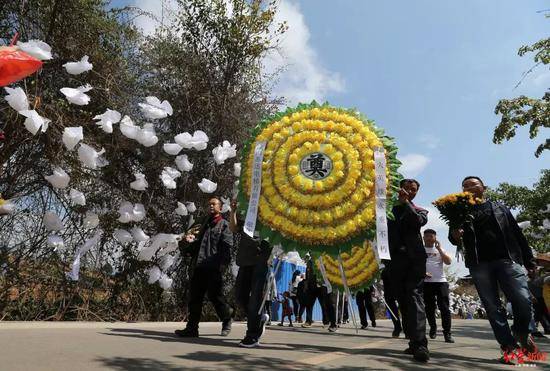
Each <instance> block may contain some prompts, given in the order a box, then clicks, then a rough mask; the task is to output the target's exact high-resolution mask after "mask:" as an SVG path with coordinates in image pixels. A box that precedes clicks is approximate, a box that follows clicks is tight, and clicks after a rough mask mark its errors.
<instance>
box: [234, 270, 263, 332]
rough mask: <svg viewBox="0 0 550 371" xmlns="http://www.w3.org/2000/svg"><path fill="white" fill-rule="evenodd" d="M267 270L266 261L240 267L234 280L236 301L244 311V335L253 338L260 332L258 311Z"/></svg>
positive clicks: (260, 324) (260, 325)
mask: <svg viewBox="0 0 550 371" xmlns="http://www.w3.org/2000/svg"><path fill="white" fill-rule="evenodd" d="M267 270H268V266H267V264H266V263H262V264H257V265H251V266H247V267H240V268H239V273H238V274H237V279H236V282H235V296H236V297H237V302H238V303H239V305H240V306H241V307H242V309H243V310H244V312H245V313H246V319H247V329H246V336H247V337H251V338H253V339H258V337H259V336H260V334H261V328H262V323H261V321H260V319H261V315H260V314H258V311H259V310H260V307H261V305H262V300H263V298H264V287H265V283H266V278H267Z"/></svg>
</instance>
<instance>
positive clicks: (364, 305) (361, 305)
mask: <svg viewBox="0 0 550 371" xmlns="http://www.w3.org/2000/svg"><path fill="white" fill-rule="evenodd" d="M372 291H373V289H372V287H370V288H368V289H366V290H363V291H359V292H357V295H355V301H356V303H357V308H358V309H359V318H360V320H361V326H368V322H367V313H368V314H369V318H370V320H371V323H373V324H375V323H376V318H375V316H374V306H373V305H372Z"/></svg>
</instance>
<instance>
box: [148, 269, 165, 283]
mask: <svg viewBox="0 0 550 371" xmlns="http://www.w3.org/2000/svg"><path fill="white" fill-rule="evenodd" d="M161 274H162V272H161V271H160V269H159V267H157V266H156V265H155V266H153V267H151V268H149V269H148V270H147V276H148V278H147V283H150V284H153V283H155V282H157V281H158V280H159V278H160V275H161Z"/></svg>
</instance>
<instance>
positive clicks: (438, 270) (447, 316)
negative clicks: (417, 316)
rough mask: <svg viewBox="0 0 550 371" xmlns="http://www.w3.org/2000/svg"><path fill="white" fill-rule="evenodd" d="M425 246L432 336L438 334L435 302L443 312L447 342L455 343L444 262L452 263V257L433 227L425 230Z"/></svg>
mask: <svg viewBox="0 0 550 371" xmlns="http://www.w3.org/2000/svg"><path fill="white" fill-rule="evenodd" d="M424 248H425V249H426V255H427V256H428V258H427V260H426V279H425V280H424V303H425V305H426V319H427V320H428V324H429V325H430V338H431V339H435V337H436V335H437V324H436V322H435V304H436V300H437V307H438V308H439V311H440V312H441V325H442V326H443V336H444V337H445V342H446V343H454V340H453V338H452V336H451V311H450V309H449V284H448V283H447V279H446V278H445V274H444V272H443V264H445V265H449V264H451V257H450V256H449V255H448V254H447V253H446V252H445V251H444V250H443V249H442V248H441V244H440V243H439V241H438V240H437V238H436V232H435V231H434V230H433V229H426V230H425V231H424Z"/></svg>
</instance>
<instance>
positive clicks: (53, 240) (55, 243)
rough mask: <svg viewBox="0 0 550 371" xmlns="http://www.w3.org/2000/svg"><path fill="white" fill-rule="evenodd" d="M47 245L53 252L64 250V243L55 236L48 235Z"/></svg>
mask: <svg viewBox="0 0 550 371" xmlns="http://www.w3.org/2000/svg"><path fill="white" fill-rule="evenodd" d="M47 243H48V246H49V247H53V249H54V251H63V250H65V242H64V241H63V238H61V237H59V236H58V235H56V234H51V235H49V236H48V240H47Z"/></svg>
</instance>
